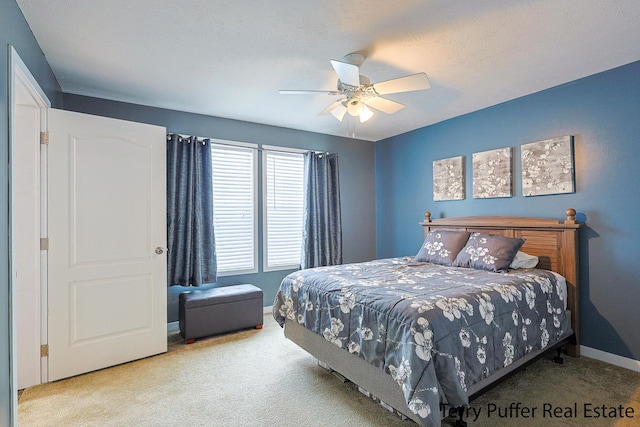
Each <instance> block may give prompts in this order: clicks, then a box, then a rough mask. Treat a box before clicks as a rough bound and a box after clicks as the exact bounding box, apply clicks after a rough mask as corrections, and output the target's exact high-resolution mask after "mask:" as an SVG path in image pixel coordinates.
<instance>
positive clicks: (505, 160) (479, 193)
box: [471, 147, 513, 199]
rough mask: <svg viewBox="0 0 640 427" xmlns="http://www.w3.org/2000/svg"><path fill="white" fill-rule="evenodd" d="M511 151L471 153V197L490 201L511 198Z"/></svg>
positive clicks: (498, 150) (499, 150) (506, 149)
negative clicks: (496, 198)
mask: <svg viewBox="0 0 640 427" xmlns="http://www.w3.org/2000/svg"><path fill="white" fill-rule="evenodd" d="M512 157H513V149H512V148H511V147H507V148H498V149H496V150H489V151H482V152H480V153H473V155H472V158H471V162H472V170H473V197H474V198H475V199H490V198H495V197H511V196H513V191H512V190H513V185H512V183H513V178H512V176H513V174H512V164H513V162H512Z"/></svg>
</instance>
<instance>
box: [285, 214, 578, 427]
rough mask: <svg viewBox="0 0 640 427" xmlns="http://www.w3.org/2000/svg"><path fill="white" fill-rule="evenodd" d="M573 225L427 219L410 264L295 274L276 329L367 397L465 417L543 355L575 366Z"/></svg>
mask: <svg viewBox="0 0 640 427" xmlns="http://www.w3.org/2000/svg"><path fill="white" fill-rule="evenodd" d="M575 214H576V212H575V210H574V209H568V210H567V211H566V219H564V220H562V221H559V220H554V219H547V218H524V217H506V216H479V217H460V218H439V219H432V218H431V214H430V213H429V212H427V213H426V214H425V220H424V221H423V222H421V223H420V225H421V226H422V227H423V229H424V236H425V243H424V244H423V246H422V247H421V248H420V252H419V253H418V254H417V255H416V256H409V257H400V258H390V259H383V260H374V261H370V262H365V263H357V264H345V265H340V266H330V267H319V268H315V269H308V270H302V271H298V272H294V273H292V274H290V275H288V276H287V277H286V278H285V279H284V280H283V281H282V284H281V286H280V289H279V290H278V293H277V295H276V298H275V301H274V307H273V315H274V318H275V319H276V320H277V321H278V323H280V325H281V326H283V327H284V332H285V336H286V337H287V338H288V339H290V340H292V341H293V342H295V343H296V344H298V345H299V346H300V347H302V348H303V349H305V350H306V351H307V352H309V353H310V354H312V355H313V356H314V357H316V358H317V359H318V360H319V362H320V363H321V365H323V366H325V367H328V368H330V369H332V370H334V371H336V372H338V373H340V374H341V375H342V376H344V377H345V378H347V379H349V380H350V381H352V382H354V383H355V384H357V385H358V386H359V388H360V390H361V391H363V392H364V393H365V394H368V395H370V396H371V397H374V398H375V399H376V400H378V401H380V402H381V403H382V404H383V405H384V406H385V407H387V408H388V409H390V410H393V411H395V412H397V413H398V414H400V415H401V416H403V417H408V418H410V419H412V420H414V421H415V422H417V423H418V424H420V425H422V426H439V425H440V420H441V414H442V408H443V407H450V408H451V407H458V408H460V407H465V406H468V404H469V398H470V397H473V396H475V395H477V394H479V393H481V392H482V391H483V390H485V389H487V388H488V387H489V386H491V385H492V384H494V383H496V382H497V381H498V380H500V379H502V378H503V377H505V376H506V375H509V374H511V373H513V372H515V371H517V370H518V369H520V368H522V367H523V366H525V365H526V364H527V363H530V362H531V361H532V360H535V359H536V358H537V357H540V356H541V355H542V354H544V353H546V352H549V351H551V350H553V349H555V348H560V346H564V347H565V348H566V352H567V354H569V355H570V356H574V357H578V356H579V348H580V347H579V344H580V343H579V321H578V320H579V299H578V245H577V242H578V229H579V227H580V225H579V224H578V223H577V222H576V220H575ZM452 242H453V243H452ZM443 245H444V246H443ZM492 245H493V246H492ZM425 248H426V250H425ZM505 248H507V249H506V252H505ZM448 249H450V250H448ZM454 252H455V253H454ZM520 254H524V255H525V256H527V257H529V258H533V257H537V260H536V261H537V264H534V265H535V268H531V264H530V262H529V265H526V266H525V268H518V269H512V268H508V267H510V266H515V264H514V263H513V258H514V257H515V258H518V257H519V256H520ZM494 255H495V256H494ZM505 259H508V263H507V264H505V262H506V261H505ZM525 264H526V263H525Z"/></svg>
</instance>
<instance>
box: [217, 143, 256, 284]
mask: <svg viewBox="0 0 640 427" xmlns="http://www.w3.org/2000/svg"><path fill="white" fill-rule="evenodd" d="M211 166H212V180H213V223H214V227H215V228H214V230H215V237H216V254H217V259H218V273H221V274H222V275H225V273H227V274H241V273H254V272H256V271H257V251H256V237H255V236H256V233H257V203H256V198H257V197H256V194H257V193H256V184H255V182H256V179H255V173H256V170H257V160H256V151H255V149H253V148H247V147H241V146H238V147H236V146H230V145H223V144H215V143H212V144H211Z"/></svg>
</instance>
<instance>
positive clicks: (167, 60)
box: [17, 0, 640, 141]
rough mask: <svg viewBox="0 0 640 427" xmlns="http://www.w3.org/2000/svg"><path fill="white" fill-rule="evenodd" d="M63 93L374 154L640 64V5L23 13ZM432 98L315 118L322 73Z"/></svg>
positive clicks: (399, 0)
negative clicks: (413, 80) (342, 66)
mask: <svg viewBox="0 0 640 427" xmlns="http://www.w3.org/2000/svg"><path fill="white" fill-rule="evenodd" d="M17 3H18V5H19V6H20V8H21V9H22V12H23V13H24V15H25V17H26V19H27V22H28V23H29V25H30V27H31V29H32V31H33V33H34V35H35V37H36V39H37V40H38V42H39V43H40V46H41V48H42V50H43V51H44V54H45V56H46V57H47V60H48V61H49V63H50V64H51V67H52V69H53V72H54V73H55V75H56V77H57V79H58V81H59V82H60V85H61V86H62V90H63V91H64V92H67V93H75V94H81V95H87V96H94V97H100V98H106V99H112V100H117V101H125V102H131V103H136V104H143V105H149V106H155V107H161V108H169V109H173V110H180V111H187V112H193V113H199V114H206V115H211V116H217V117H224V118H230V119H237V120H245V121H249V122H255V123H263V124H268V125H274V126H283V127H287V128H293V129H301V130H306V131H312V132H319V133H325V134H330V135H338V136H351V135H352V134H353V131H354V129H355V137H356V138H358V139H364V140H370V141H377V140H381V139H384V138H387V137H390V136H394V135H398V134H401V133H404V132H407V131H410V130H413V129H417V128H420V127H423V126H426V125H430V124H433V123H437V122H440V121H442V120H446V119H448V118H451V117H455V116H459V115H461V114H465V113H469V112H472V111H475V110H478V109H481V108H484V107H488V106H491V105H495V104H498V103H501V102H504V101H507V100H510V99H513V98H517V97H520V96H523V95H527V94H530V93H533V92H537V91H540V90H543V89H547V88H549V87H552V86H556V85H559V84H562V83H566V82H569V81H572V80H575V79H578V78H581V77H585V76H588V75H591V74H595V73H598V72H601V71H604V70H607V69H611V68H614V67H617V66H620V65H624V64H628V63H630V62H634V61H637V60H640V1H639V0H610V1H602V0H482V1H478V0H290V1H284V0H272V1H260V0H231V1H230V0H182V1H175V0H47V1H42V0H17ZM351 52H364V53H366V55H367V59H366V61H365V63H364V64H363V65H362V67H361V73H362V74H365V75H367V76H369V78H370V79H371V81H372V82H379V81H383V80H388V79H392V78H395V77H400V76H404V75H407V74H413V73H416V72H422V71H424V72H426V73H427V75H428V76H429V79H430V81H431V86H432V87H431V89H429V90H426V91H417V92H408V93H401V94H395V95H387V96H386V97H387V98H389V99H392V100H394V101H397V102H401V103H403V104H405V105H406V108H404V109H403V110H401V111H399V112H397V113H395V114H393V115H386V114H384V113H381V112H376V114H375V115H374V117H373V118H372V119H371V120H369V121H368V122H366V123H364V124H360V123H354V121H353V120H352V118H350V117H348V116H346V117H345V120H344V121H343V122H342V123H341V122H339V121H337V120H336V119H335V118H334V117H333V116H331V115H322V116H320V115H318V113H319V112H320V111H322V110H323V109H324V108H325V107H327V106H328V105H329V104H330V103H331V102H332V101H333V100H334V99H335V97H331V96H329V95H280V94H279V93H278V90H279V89H318V90H335V88H336V75H335V72H334V70H333V68H332V67H331V64H330V63H329V60H330V59H338V60H340V59H341V58H342V57H343V56H344V55H346V54H348V53H351Z"/></svg>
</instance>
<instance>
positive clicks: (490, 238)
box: [453, 233, 524, 271]
mask: <svg viewBox="0 0 640 427" xmlns="http://www.w3.org/2000/svg"><path fill="white" fill-rule="evenodd" d="M523 244H524V239H519V238H513V237H504V236H496V235H493V234H484V233H472V234H471V236H469V240H468V241H467V244H466V245H465V247H464V248H462V250H461V251H460V253H458V256H457V257H456V259H455V261H454V262H453V265H455V266H456V267H471V268H477V269H479V270H489V271H504V270H507V269H508V268H509V265H510V264H511V262H512V261H513V258H514V257H515V256H516V253H517V252H518V250H519V249H520V247H521V246H522V245H523Z"/></svg>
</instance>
